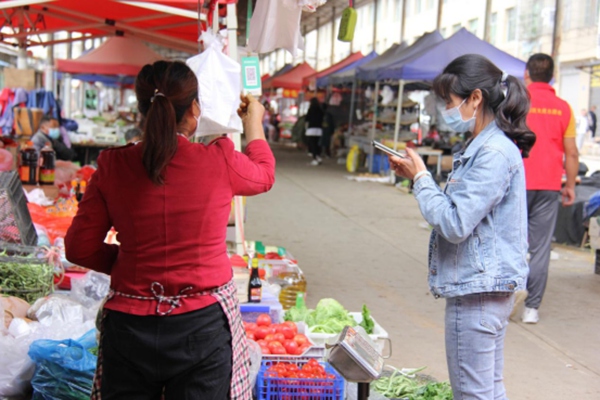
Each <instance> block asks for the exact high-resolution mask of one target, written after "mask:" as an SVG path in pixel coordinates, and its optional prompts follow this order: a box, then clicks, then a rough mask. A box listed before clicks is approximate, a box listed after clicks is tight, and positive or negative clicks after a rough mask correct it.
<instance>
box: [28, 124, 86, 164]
mask: <svg viewBox="0 0 600 400" xmlns="http://www.w3.org/2000/svg"><path fill="white" fill-rule="evenodd" d="M31 141H32V142H33V147H35V150H36V151H37V152H38V155H39V154H40V152H41V151H42V148H43V147H44V146H45V145H46V143H50V147H52V149H53V150H54V152H55V153H56V159H57V160H62V161H72V160H73V159H74V158H75V155H76V153H75V150H73V149H70V148H69V147H68V146H67V145H66V144H65V142H64V140H63V138H62V135H61V133H60V126H59V125H58V120H57V119H56V118H54V117H53V116H52V115H44V116H43V117H42V120H41V121H40V128H39V129H38V131H37V132H36V133H35V135H33V138H32V139H31Z"/></svg>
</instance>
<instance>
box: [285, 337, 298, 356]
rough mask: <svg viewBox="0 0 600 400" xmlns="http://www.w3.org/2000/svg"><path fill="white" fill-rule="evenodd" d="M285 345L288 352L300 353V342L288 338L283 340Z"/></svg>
mask: <svg viewBox="0 0 600 400" xmlns="http://www.w3.org/2000/svg"><path fill="white" fill-rule="evenodd" d="M283 347H285V351H286V352H287V353H288V354H298V343H296V342H294V341H293V340H286V341H285V342H283Z"/></svg>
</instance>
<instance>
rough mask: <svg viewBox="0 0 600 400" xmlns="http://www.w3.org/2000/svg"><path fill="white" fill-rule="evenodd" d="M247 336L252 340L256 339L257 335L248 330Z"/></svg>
mask: <svg viewBox="0 0 600 400" xmlns="http://www.w3.org/2000/svg"><path fill="white" fill-rule="evenodd" d="M246 337H247V338H248V339H250V340H256V337H255V336H254V332H246Z"/></svg>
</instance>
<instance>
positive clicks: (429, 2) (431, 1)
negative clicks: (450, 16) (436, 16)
mask: <svg viewBox="0 0 600 400" xmlns="http://www.w3.org/2000/svg"><path fill="white" fill-rule="evenodd" d="M434 4H435V2H434V1H433V0H427V9H428V10H431V9H432V8H433V6H434Z"/></svg>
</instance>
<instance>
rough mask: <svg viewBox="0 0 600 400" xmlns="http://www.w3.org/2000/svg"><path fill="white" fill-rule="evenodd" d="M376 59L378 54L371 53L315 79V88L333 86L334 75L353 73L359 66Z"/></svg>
mask: <svg viewBox="0 0 600 400" xmlns="http://www.w3.org/2000/svg"><path fill="white" fill-rule="evenodd" d="M377 57H378V54H377V53H376V52H374V51H372V52H370V53H369V54H367V55H366V56H364V57H363V58H361V59H360V60H356V61H354V62H353V63H352V64H349V65H346V66H345V67H343V68H341V69H339V70H337V71H336V72H334V73H332V74H329V75H325V76H322V77H320V78H318V79H317V87H319V88H322V87H327V86H329V85H332V84H334V82H333V80H332V77H333V76H334V75H338V74H341V73H345V72H355V71H356V68H358V67H359V66H361V65H363V64H365V63H368V62H369V61H372V60H374V59H376V58H377Z"/></svg>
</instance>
